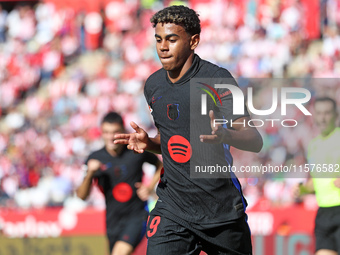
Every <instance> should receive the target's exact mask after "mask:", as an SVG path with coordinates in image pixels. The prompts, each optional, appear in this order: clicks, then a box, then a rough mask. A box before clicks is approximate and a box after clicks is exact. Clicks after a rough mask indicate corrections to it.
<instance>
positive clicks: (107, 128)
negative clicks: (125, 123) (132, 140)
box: [102, 122, 124, 151]
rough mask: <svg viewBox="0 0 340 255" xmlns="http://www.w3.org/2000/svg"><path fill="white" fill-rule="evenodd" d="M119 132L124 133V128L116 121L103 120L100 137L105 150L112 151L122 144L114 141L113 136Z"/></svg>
mask: <svg viewBox="0 0 340 255" xmlns="http://www.w3.org/2000/svg"><path fill="white" fill-rule="evenodd" d="M121 133H124V128H123V127H122V126H121V125H120V124H118V123H108V122H104V123H103V124H102V138H103V140H104V143H105V147H106V149H107V150H109V151H113V150H116V149H118V148H119V147H121V146H122V145H120V144H115V143H114V140H115V139H114V136H115V135H116V134H121Z"/></svg>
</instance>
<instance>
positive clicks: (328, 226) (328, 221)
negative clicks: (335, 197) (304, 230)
mask: <svg viewBox="0 0 340 255" xmlns="http://www.w3.org/2000/svg"><path fill="white" fill-rule="evenodd" d="M314 234H315V241H316V244H315V251H317V250H321V249H327V250H333V251H336V252H338V253H339V254H340V206H334V207H320V208H319V210H318V213H317V215H316V217H315V229H314Z"/></svg>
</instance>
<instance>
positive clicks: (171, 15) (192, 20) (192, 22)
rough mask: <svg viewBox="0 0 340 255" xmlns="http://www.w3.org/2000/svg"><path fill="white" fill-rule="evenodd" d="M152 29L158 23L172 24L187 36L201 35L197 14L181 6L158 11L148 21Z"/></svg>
mask: <svg viewBox="0 0 340 255" xmlns="http://www.w3.org/2000/svg"><path fill="white" fill-rule="evenodd" d="M150 21H151V23H152V25H153V27H156V25H157V24H158V23H174V24H176V25H180V26H182V27H184V29H185V31H186V32H187V33H188V34H189V35H195V34H200V33H201V24H200V19H199V18H198V14H197V13H196V12H195V11H194V10H192V9H190V8H188V7H186V6H183V5H174V6H169V7H166V8H164V9H163V10H160V11H159V12H157V13H156V14H154V15H153V16H152V18H151V19H150Z"/></svg>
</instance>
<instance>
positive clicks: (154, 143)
mask: <svg viewBox="0 0 340 255" xmlns="http://www.w3.org/2000/svg"><path fill="white" fill-rule="evenodd" d="M130 126H131V127H132V128H133V129H134V130H135V131H136V132H134V133H131V134H116V135H115V137H114V138H115V141H114V143H116V144H127V148H128V149H129V150H133V151H135V152H137V153H143V152H144V151H145V150H146V151H150V152H152V153H156V154H160V153H161V146H160V144H161V137H160V134H159V131H158V134H157V135H156V136H155V137H154V138H150V137H149V135H148V133H146V132H145V130H144V129H142V128H141V127H139V126H138V125H137V124H136V123H135V122H133V121H132V122H131V123H130Z"/></svg>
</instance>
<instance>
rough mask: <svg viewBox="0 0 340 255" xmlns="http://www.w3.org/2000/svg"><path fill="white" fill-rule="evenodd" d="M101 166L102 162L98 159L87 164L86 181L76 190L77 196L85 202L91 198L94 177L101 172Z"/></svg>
mask: <svg viewBox="0 0 340 255" xmlns="http://www.w3.org/2000/svg"><path fill="white" fill-rule="evenodd" d="M100 166H101V162H100V161H99V160H96V159H90V160H89V162H88V163H87V172H86V175H85V177H84V180H83V182H82V183H81V184H80V185H79V187H78V188H77V190H76V194H77V196H78V197H79V198H81V199H83V200H85V199H86V198H87V197H88V196H89V194H90V192H91V187H92V179H93V175H94V174H95V172H97V171H98V170H99V168H100Z"/></svg>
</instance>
